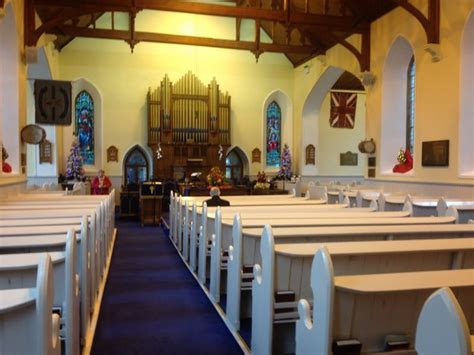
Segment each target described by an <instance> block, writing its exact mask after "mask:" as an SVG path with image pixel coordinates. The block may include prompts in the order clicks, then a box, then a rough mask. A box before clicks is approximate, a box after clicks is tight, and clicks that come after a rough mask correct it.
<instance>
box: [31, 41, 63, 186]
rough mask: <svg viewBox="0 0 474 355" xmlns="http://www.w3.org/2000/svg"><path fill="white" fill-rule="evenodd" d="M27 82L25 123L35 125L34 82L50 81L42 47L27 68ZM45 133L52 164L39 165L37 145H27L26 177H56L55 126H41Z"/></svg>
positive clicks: (50, 77) (48, 66) (46, 59)
mask: <svg viewBox="0 0 474 355" xmlns="http://www.w3.org/2000/svg"><path fill="white" fill-rule="evenodd" d="M27 73H28V82H27V87H26V95H27V100H26V102H27V109H26V116H27V123H28V124H33V123H35V99H34V80H36V79H44V80H50V79H52V73H51V68H50V65H49V61H48V58H47V56H46V53H45V49H44V47H41V48H38V62H37V63H35V64H28V68H27ZM41 127H43V129H44V130H45V131H46V137H47V139H48V140H49V141H50V142H51V143H52V144H53V163H52V164H40V163H39V145H31V144H28V145H27V147H26V151H27V175H28V177H29V178H30V177H36V176H41V177H52V176H57V175H58V161H57V157H58V154H57V153H58V150H57V145H56V142H57V140H56V126H52V125H42V126H41Z"/></svg>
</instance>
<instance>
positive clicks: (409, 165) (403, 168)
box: [393, 148, 413, 174]
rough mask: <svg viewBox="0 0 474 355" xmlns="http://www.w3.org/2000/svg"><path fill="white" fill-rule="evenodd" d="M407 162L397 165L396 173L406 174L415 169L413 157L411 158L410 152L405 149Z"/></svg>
mask: <svg viewBox="0 0 474 355" xmlns="http://www.w3.org/2000/svg"><path fill="white" fill-rule="evenodd" d="M405 159H406V160H405V162H404V163H400V164H397V165H395V166H394V167H393V172H394V173H402V174H403V173H406V172H408V171H410V170H411V169H413V157H412V156H411V153H410V150H409V149H408V148H407V149H405Z"/></svg>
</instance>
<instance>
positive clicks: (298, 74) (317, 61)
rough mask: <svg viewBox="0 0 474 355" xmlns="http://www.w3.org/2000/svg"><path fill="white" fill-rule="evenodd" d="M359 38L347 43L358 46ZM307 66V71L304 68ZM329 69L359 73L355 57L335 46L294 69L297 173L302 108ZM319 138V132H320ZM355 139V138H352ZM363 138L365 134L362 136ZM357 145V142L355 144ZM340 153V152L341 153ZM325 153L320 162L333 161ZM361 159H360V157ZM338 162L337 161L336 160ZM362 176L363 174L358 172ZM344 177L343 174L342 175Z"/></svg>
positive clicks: (357, 137)
mask: <svg viewBox="0 0 474 355" xmlns="http://www.w3.org/2000/svg"><path fill="white" fill-rule="evenodd" d="M359 37H360V36H351V37H350V38H349V39H348V41H349V42H350V43H351V44H353V45H355V46H360V38H359ZM305 66H308V69H309V72H307V70H308V69H305V68H304V67H305ZM330 67H336V68H340V69H343V70H347V71H348V72H351V73H353V74H354V75H356V76H358V74H359V73H360V69H359V63H358V61H357V60H356V59H355V57H354V56H353V55H352V54H351V53H350V52H349V51H348V50H347V49H345V48H344V47H342V46H340V45H337V46H335V47H333V48H331V49H329V50H328V51H327V52H326V55H324V56H319V57H316V58H313V59H311V60H310V61H308V62H306V63H305V64H303V65H300V66H298V67H297V68H295V69H294V74H293V77H294V91H293V97H294V110H295V112H294V117H295V120H294V122H295V126H294V130H293V134H294V136H293V137H294V141H295V142H296V143H295V145H294V146H295V154H294V156H295V157H296V165H295V169H296V170H297V171H302V168H303V166H302V165H303V164H304V157H303V156H304V149H302V147H301V144H299V142H301V139H300V137H302V135H303V127H302V117H303V108H304V106H305V103H306V101H307V99H308V95H309V94H310V92H311V90H312V89H313V88H314V87H315V85H317V83H318V80H319V79H320V78H321V76H323V74H324V73H325V72H326V70H328V69H329V68H330ZM320 136H321V132H320ZM354 137H355V138H354ZM354 137H351V139H354V140H357V139H359V138H360V137H359V136H354ZM362 137H365V134H363V135H362ZM357 143H358V142H357ZM341 152H342V151H341ZM316 153H317V155H318V154H319V153H318V146H316ZM325 154H326V153H324V152H323V153H321V155H319V159H320V160H327V159H333V157H331V156H326V155H325ZM360 158H362V157H360ZM338 161H339V160H338ZM325 173H326V174H328V175H336V174H338V173H340V171H337V172H336V171H334V172H332V171H328V170H325ZM360 174H361V175H362V174H363V172H360ZM342 175H345V174H342Z"/></svg>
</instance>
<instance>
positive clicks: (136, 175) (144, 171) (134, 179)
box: [123, 145, 150, 186]
mask: <svg viewBox="0 0 474 355" xmlns="http://www.w3.org/2000/svg"><path fill="white" fill-rule="evenodd" d="M149 171H150V167H149V164H148V159H147V157H146V153H145V151H144V150H143V149H142V148H141V147H140V146H138V145H136V146H134V147H133V148H132V149H130V150H129V151H128V153H127V154H126V155H125V158H124V160H123V176H124V185H125V186H128V185H129V184H140V183H142V182H144V181H146V180H148V176H149Z"/></svg>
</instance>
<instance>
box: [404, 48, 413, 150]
mask: <svg viewBox="0 0 474 355" xmlns="http://www.w3.org/2000/svg"><path fill="white" fill-rule="evenodd" d="M414 145H415V56H412V57H411V60H410V64H408V70H407V128H406V141H405V147H407V148H408V149H409V150H410V152H411V153H412V154H413V151H414V148H415V147H414Z"/></svg>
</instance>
